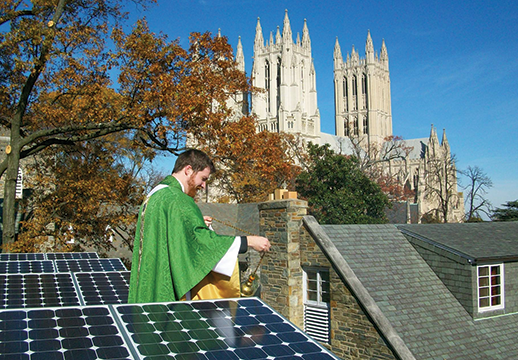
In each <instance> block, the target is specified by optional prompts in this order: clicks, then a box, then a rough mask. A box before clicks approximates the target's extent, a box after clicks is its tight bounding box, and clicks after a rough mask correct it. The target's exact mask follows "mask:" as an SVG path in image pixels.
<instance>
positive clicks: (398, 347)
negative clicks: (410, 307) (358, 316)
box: [302, 216, 415, 360]
mask: <svg viewBox="0 0 518 360" xmlns="http://www.w3.org/2000/svg"><path fill="white" fill-rule="evenodd" d="M302 221H303V223H304V226H305V228H306V230H307V231H308V232H309V234H310V235H311V237H312V238H313V239H314V240H315V242H316V243H317V245H319V247H320V249H321V250H322V252H323V253H324V254H325V255H326V257H327V258H328V259H329V261H330V262H331V264H332V265H333V268H334V270H335V271H336V273H337V274H338V276H339V277H340V278H341V279H342V281H343V282H344V283H345V284H347V286H348V287H349V290H350V291H351V293H352V294H353V295H354V297H355V298H356V299H357V300H358V303H359V304H360V305H361V306H362V308H363V309H364V310H365V313H366V314H367V316H368V317H369V318H370V319H371V320H372V322H373V323H374V325H375V327H376V328H377V329H378V330H379V331H380V332H381V334H382V335H383V337H384V338H385V339H386V340H387V342H388V343H389V345H390V347H391V348H392V350H393V351H394V352H395V353H396V355H397V356H398V357H399V358H400V359H402V360H415V357H414V355H413V354H412V352H411V351H410V349H409V348H408V347H407V346H406V344H405V342H404V341H403V340H402V339H401V337H400V336H399V335H398V333H397V332H396V330H395V329H394V327H393V326H392V324H391V323H390V321H389V320H388V319H387V317H386V316H385V315H384V314H383V312H382V311H381V309H380V308H379V307H378V305H377V304H376V301H374V299H373V298H372V296H371V295H370V294H369V292H368V291H367V289H366V288H365V287H364V286H363V284H362V283H361V281H360V280H359V279H358V277H357V276H356V275H355V274H354V271H353V270H352V269H351V267H350V266H349V264H347V262H346V261H345V259H344V257H343V256H342V255H341V254H340V252H339V251H338V249H337V248H336V246H335V245H334V244H333V242H332V241H331V239H330V238H329V236H327V234H326V232H325V231H324V229H322V227H321V226H320V224H319V223H318V222H317V221H316V219H315V218H314V217H313V216H304V217H303V218H302Z"/></svg>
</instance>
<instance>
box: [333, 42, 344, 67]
mask: <svg viewBox="0 0 518 360" xmlns="http://www.w3.org/2000/svg"><path fill="white" fill-rule="evenodd" d="M342 62H343V58H342V50H341V49H340V44H339V43H338V36H337V37H336V41H335V50H334V52H333V64H334V67H335V70H336V69H340V68H341V66H342Z"/></svg>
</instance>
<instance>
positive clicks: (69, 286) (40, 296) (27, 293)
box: [0, 273, 81, 309]
mask: <svg viewBox="0 0 518 360" xmlns="http://www.w3.org/2000/svg"><path fill="white" fill-rule="evenodd" d="M73 305H81V303H80V301H79V296H78V294H77V292H76V289H75V287H74V282H73V280H72V275H71V274H66V273H64V274H6V275H0V309H12V308H32V307H52V306H73Z"/></svg>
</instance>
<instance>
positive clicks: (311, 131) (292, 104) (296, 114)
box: [252, 10, 320, 143]
mask: <svg viewBox="0 0 518 360" xmlns="http://www.w3.org/2000/svg"><path fill="white" fill-rule="evenodd" d="M252 76H253V85H254V86H256V87H258V88H261V89H263V90H264V92H262V93H258V94H254V95H253V96H252V112H253V113H254V114H256V115H257V120H258V130H259V131H263V130H268V131H273V132H288V133H299V134H301V135H302V136H303V138H304V139H306V140H308V141H313V143H319V138H320V113H319V110H318V106H317V90H316V80H315V68H314V65H313V58H312V56H311V40H310V38H309V30H308V27H307V24H306V20H304V27H303V29H302V40H301V39H300V36H299V34H297V39H296V42H293V35H292V32H291V26H290V20H289V18H288V11H287V10H286V13H285V15H284V24H283V28H282V33H281V31H280V29H279V27H277V32H276V34H275V40H274V36H273V33H270V39H269V41H267V42H266V44H265V42H264V38H263V32H262V28H261V23H260V21H259V19H257V26H256V33H255V41H254V63H253V68H252Z"/></svg>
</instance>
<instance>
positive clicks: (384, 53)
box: [380, 39, 388, 70]
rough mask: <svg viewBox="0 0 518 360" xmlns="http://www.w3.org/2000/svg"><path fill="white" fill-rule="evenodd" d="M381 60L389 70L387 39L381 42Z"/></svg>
mask: <svg viewBox="0 0 518 360" xmlns="http://www.w3.org/2000/svg"><path fill="white" fill-rule="evenodd" d="M380 60H381V62H382V64H383V65H385V68H386V69H387V70H388V52H387V46H386V45H385V39H383V43H382V44H381V51H380Z"/></svg>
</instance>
